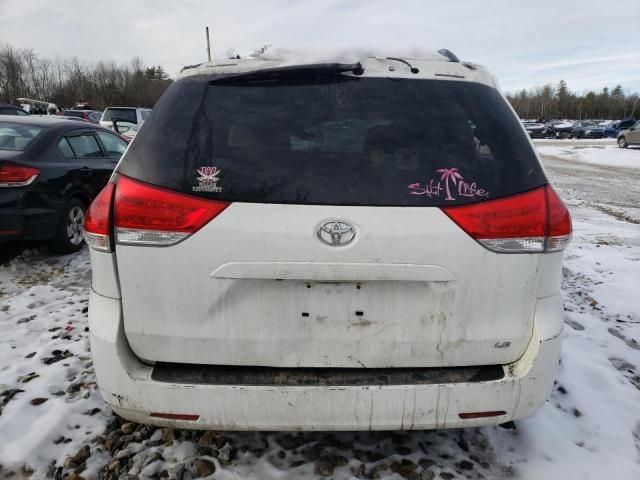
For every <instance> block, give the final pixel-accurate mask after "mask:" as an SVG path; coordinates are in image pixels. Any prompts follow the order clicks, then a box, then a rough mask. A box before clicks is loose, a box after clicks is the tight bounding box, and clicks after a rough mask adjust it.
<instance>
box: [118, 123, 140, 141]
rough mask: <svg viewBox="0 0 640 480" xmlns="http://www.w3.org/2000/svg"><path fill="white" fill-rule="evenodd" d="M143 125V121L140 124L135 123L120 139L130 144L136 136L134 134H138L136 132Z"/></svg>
mask: <svg viewBox="0 0 640 480" xmlns="http://www.w3.org/2000/svg"><path fill="white" fill-rule="evenodd" d="M143 123H144V120H143V121H142V122H140V123H136V124H135V125H134V126H132V127H131V128H129V129H128V130H127V131H126V132H124V133H123V134H122V138H124V139H125V140H126V141H127V143H131V140H133V138H134V137H135V136H136V134H137V133H138V130H140V127H142V124H143Z"/></svg>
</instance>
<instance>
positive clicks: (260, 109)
mask: <svg viewBox="0 0 640 480" xmlns="http://www.w3.org/2000/svg"><path fill="white" fill-rule="evenodd" d="M208 80H209V79H206V78H195V79H193V78H189V79H182V80H179V81H177V82H175V83H174V84H173V85H172V86H171V87H170V88H169V89H168V90H167V92H166V93H165V95H164V96H163V97H162V99H161V100H160V101H159V102H158V104H157V105H156V106H155V107H154V112H155V113H154V115H153V116H152V117H150V118H149V119H148V120H147V121H146V122H145V123H146V124H148V125H147V126H146V127H145V128H144V129H143V130H141V131H140V133H139V134H138V135H137V137H136V141H135V142H134V143H133V144H132V145H131V147H130V148H129V151H128V152H127V154H126V156H125V159H124V160H123V162H122V163H121V165H120V167H119V169H118V171H119V172H120V173H123V174H125V175H129V176H131V177H134V178H137V179H139V180H143V181H146V182H149V183H152V184H156V185H160V186H164V187H166V188H170V189H173V190H178V191H182V192H186V193H189V194H192V195H198V196H202V197H208V198H215V199H222V200H230V201H241V202H265V203H296V204H328V205H381V206H421V205H445V204H452V203H458V204H462V203H471V202H476V201H481V200H484V199H489V198H497V197H501V196H505V195H511V194H514V193H518V192H522V191H526V190H529V189H532V188H535V187H537V186H540V185H543V184H545V183H546V178H545V176H544V173H543V172H542V170H541V168H540V165H539V163H538V160H537V158H536V156H535V154H534V152H533V149H532V147H531V145H530V143H529V140H528V136H527V135H526V134H525V133H524V132H523V130H522V126H521V125H520V122H519V121H518V119H517V118H515V116H514V115H513V113H512V111H511V110H510V108H509V107H508V105H507V102H506V101H505V100H504V99H503V98H502V97H501V96H500V94H499V93H498V92H497V91H496V90H495V89H493V88H490V87H487V86H484V85H480V84H475V83H469V82H461V81H450V80H414V79H401V80H398V79H393V80H391V79H387V78H367V77H353V76H348V75H340V74H331V75H324V76H318V75H315V76H313V77H300V76H299V77H296V78H295V79H287V80H282V79H280V80H273V79H271V80H269V81H265V82H263V81H247V82H244V83H243V82H242V81H239V82H226V83H225V84H216V83H213V84H209V82H208Z"/></svg>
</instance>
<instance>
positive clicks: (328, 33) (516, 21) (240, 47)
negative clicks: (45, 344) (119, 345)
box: [0, 0, 640, 93]
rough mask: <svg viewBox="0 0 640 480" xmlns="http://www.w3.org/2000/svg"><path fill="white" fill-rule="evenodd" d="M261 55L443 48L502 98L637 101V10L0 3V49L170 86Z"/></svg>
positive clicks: (161, 0)
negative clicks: (133, 66) (602, 94)
mask: <svg viewBox="0 0 640 480" xmlns="http://www.w3.org/2000/svg"><path fill="white" fill-rule="evenodd" d="M205 25H208V26H209V27H210V29H211V35H212V53H213V56H214V57H223V55H224V53H225V51H226V50H227V49H229V48H234V49H235V50H236V51H237V52H238V53H239V54H240V55H241V56H242V55H247V54H249V53H251V52H253V51H254V50H255V49H257V48H259V47H261V46H263V45H266V44H270V45H273V46H274V47H279V48H285V49H300V50H303V51H308V50H316V49H323V50H326V49H334V48H336V49H350V48H363V49H366V50H367V51H376V49H381V50H384V51H385V52H389V51H392V52H396V51H397V52H398V53H399V54H401V53H402V52H407V51H410V50H411V49H415V48H419V49H424V50H438V49H440V48H448V49H449V50H451V51H453V52H454V53H455V54H456V55H457V56H458V57H460V58H461V59H462V60H468V61H472V62H475V63H480V64H482V65H485V66H487V67H488V68H489V69H490V70H491V71H492V72H493V73H494V74H495V75H496V76H497V78H498V81H499V82H500V84H501V86H502V89H503V90H505V91H508V92H513V91H516V90H519V89H522V88H527V89H528V88H531V87H535V86H541V85H544V84H547V83H552V84H557V83H558V82H559V81H560V80H561V79H563V80H565V81H566V82H567V84H568V85H569V89H570V90H572V91H575V92H578V93H583V92H585V91H587V90H591V89H593V90H596V91H600V90H601V89H602V87H604V86H608V87H609V88H612V87H613V86H615V85H617V84H621V85H622V86H623V87H624V89H625V92H626V93H631V92H640V0H615V1H612V2H607V1H606V0H562V1H561V0H534V1H522V0H518V1H516V0H445V1H443V0H438V1H429V0H422V1H420V0H411V1H410V0H406V1H405V0H384V1H382V0H314V1H310V0H306V1H303V0H298V1H295V0H254V1H248V0H226V1H224V0H208V1H205V0H202V1H198V0H180V1H177V0H127V1H121V0H109V1H106V0H0V45H1V44H10V45H13V46H14V47H20V48H32V49H33V50H34V51H35V52H36V53H37V54H39V55H41V56H44V57H49V58H54V57H56V56H60V57H72V56H77V57H78V58H79V59H80V60H82V61H84V62H87V63H91V62H98V61H101V60H103V61H105V60H106V61H116V62H118V63H121V62H126V61H129V60H130V59H131V58H132V57H135V56H137V57H140V58H141V59H142V60H143V62H144V63H145V64H147V65H157V64H160V65H162V66H163V67H164V68H165V70H166V71H167V72H168V73H169V74H170V75H171V76H174V75H175V74H177V72H178V71H179V70H180V68H181V67H182V66H183V65H189V64H194V63H199V62H202V61H205V60H206V43H205V33H204V27H205Z"/></svg>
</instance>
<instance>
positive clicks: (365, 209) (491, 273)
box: [86, 56, 571, 430]
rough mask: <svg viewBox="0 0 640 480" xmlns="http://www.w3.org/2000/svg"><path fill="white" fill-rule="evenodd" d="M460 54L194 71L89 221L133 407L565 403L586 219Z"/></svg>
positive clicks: (102, 323)
mask: <svg viewBox="0 0 640 480" xmlns="http://www.w3.org/2000/svg"><path fill="white" fill-rule="evenodd" d="M456 60H457V59H455V57H454V58H452V59H448V58H446V57H443V56H442V57H441V56H437V57H434V58H432V59H408V58H404V59H397V58H382V57H372V58H366V59H362V60H361V61H360V62H358V63H354V64H342V63H323V64H302V65H301V64H296V65H290V64H287V63H286V62H284V61H276V60H233V61H232V62H229V61H228V60H225V61H224V63H220V64H216V63H209V64H204V65H200V66H196V67H193V68H189V69H185V70H184V71H183V74H182V77H181V78H180V79H178V80H177V81H176V82H174V83H173V85H172V86H171V87H170V88H169V89H168V90H167V92H166V93H165V94H164V96H163V97H162V98H161V100H160V101H159V102H158V104H157V105H156V107H155V108H154V115H153V116H152V117H150V118H149V119H148V120H147V121H146V122H145V128H144V129H142V130H141V131H140V133H139V134H138V136H137V138H136V141H135V142H133V143H132V144H131V146H130V147H129V149H128V151H127V152H126V153H125V155H124V157H123V158H122V160H121V162H120V164H119V165H118V167H117V169H116V172H115V174H114V175H113V178H112V179H111V183H109V185H108V186H107V187H106V188H105V189H104V191H103V192H102V193H101V194H100V196H99V197H98V198H97V199H96V200H95V202H94V203H93V205H92V206H91V208H90V211H89V215H88V218H87V221H86V230H87V232H86V237H87V242H88V244H89V245H90V247H91V262H92V266H93V281H92V291H91V303H90V315H89V322H90V329H91V350H92V354H93V358H94V364H95V370H96V375H97V379H98V383H99V386H100V388H101V391H102V394H103V397H104V399H105V400H106V401H107V402H108V403H109V404H110V405H111V406H112V407H113V409H114V410H115V411H116V412H117V413H118V414H120V415H122V416H123V417H125V418H127V419H130V420H133V421H137V422H142V423H150V424H157V425H169V426H174V427H175V426H178V427H186V428H212V429H234V430H244V429H257V430H286V429H291V430H300V429H309V430H359V429H362V430H369V429H431V428H448V427H464V426H478V425H487V424H500V423H503V422H507V421H509V420H513V419H516V418H521V417H524V416H527V415H530V414H531V413H533V412H534V411H535V410H536V409H537V408H538V407H539V406H540V405H541V404H542V403H543V402H544V401H545V399H546V398H547V396H548V395H549V392H550V390H551V387H552V384H553V381H554V376H555V373H556V368H557V365H558V360H559V354H560V334H561V331H562V325H563V318H562V317H563V313H562V305H561V298H560V278H561V269H562V256H563V249H564V248H565V246H566V245H567V243H568V241H569V239H570V235H571V220H570V217H569V213H568V211H567V209H566V207H565V205H564V204H563V202H562V201H561V200H560V198H559V197H558V196H557V194H556V193H555V192H554V190H553V189H552V187H551V186H550V185H549V181H548V179H547V177H546V176H545V173H544V171H543V169H542V167H541V165H540V163H539V160H538V158H537V157H536V154H535V152H534V150H533V147H532V145H531V142H530V140H529V138H528V135H527V133H526V131H525V130H524V128H523V127H522V125H521V124H520V122H519V121H518V118H517V116H516V115H515V113H514V112H513V110H512V109H511V108H510V107H509V105H508V103H507V101H506V100H505V99H504V97H503V96H502V94H501V93H500V91H499V89H498V86H497V85H496V82H495V80H494V79H493V77H492V76H491V75H490V74H489V73H487V71H486V70H485V69H484V68H482V67H480V66H478V65H473V64H463V63H460V62H458V61H456Z"/></svg>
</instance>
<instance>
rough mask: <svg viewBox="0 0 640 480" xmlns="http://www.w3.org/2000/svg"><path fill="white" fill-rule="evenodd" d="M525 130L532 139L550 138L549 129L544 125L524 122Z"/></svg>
mask: <svg viewBox="0 0 640 480" xmlns="http://www.w3.org/2000/svg"><path fill="white" fill-rule="evenodd" d="M523 123H524V128H525V129H526V130H527V133H528V134H529V136H530V137H531V138H547V137H548V136H549V132H548V128H547V126H546V125H545V124H544V123H537V122H523Z"/></svg>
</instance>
